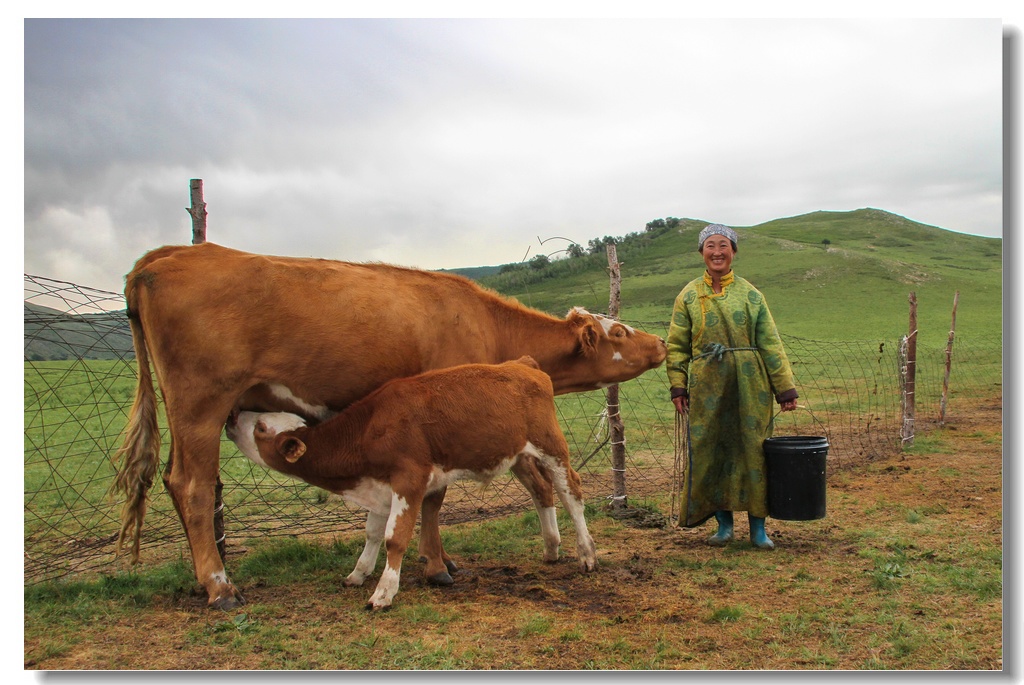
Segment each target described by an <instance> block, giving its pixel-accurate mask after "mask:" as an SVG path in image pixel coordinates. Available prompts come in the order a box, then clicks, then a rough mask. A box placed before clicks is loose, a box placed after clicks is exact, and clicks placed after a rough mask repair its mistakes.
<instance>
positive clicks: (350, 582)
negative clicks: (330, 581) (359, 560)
mask: <svg viewBox="0 0 1024 685" xmlns="http://www.w3.org/2000/svg"><path fill="white" fill-rule="evenodd" d="M364 580H366V577H365V576H357V575H356V574H354V573H350V574H349V575H348V576H346V578H345V580H343V581H341V584H342V585H344V586H345V587H359V586H360V585H362V584H363V581H364Z"/></svg>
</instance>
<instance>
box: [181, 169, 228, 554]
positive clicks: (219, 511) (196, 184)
mask: <svg viewBox="0 0 1024 685" xmlns="http://www.w3.org/2000/svg"><path fill="white" fill-rule="evenodd" d="M188 189H189V199H190V200H191V202H192V206H191V207H186V208H185V211H186V212H188V213H189V215H190V216H191V217H192V244H193V245H198V244H200V243H205V242H206V202H204V201H203V179H201V178H193V179H192V180H190V181H189V183H188ZM213 507H214V508H213V535H214V539H215V540H216V541H217V551H218V552H219V553H220V560H221V561H227V554H228V544H227V533H226V532H225V530H224V484H223V483H222V482H221V480H220V475H219V474H218V475H217V488H216V491H215V494H214V500H213Z"/></svg>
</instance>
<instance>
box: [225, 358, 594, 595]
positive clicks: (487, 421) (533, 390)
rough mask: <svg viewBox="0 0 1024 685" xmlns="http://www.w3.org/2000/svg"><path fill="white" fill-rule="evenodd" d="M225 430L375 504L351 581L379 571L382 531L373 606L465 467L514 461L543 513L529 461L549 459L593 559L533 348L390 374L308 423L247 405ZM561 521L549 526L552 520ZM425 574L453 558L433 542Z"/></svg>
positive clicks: (487, 469)
mask: <svg viewBox="0 0 1024 685" xmlns="http://www.w3.org/2000/svg"><path fill="white" fill-rule="evenodd" d="M227 434H228V437H229V438H231V440H232V441H234V442H235V444H236V445H238V447H239V449H240V450H241V451H242V453H243V454H245V455H246V456H247V457H249V458H250V459H251V460H253V461H254V462H256V463H258V464H261V465H263V466H266V467H269V468H272V469H274V470H275V471H280V472H281V473H285V474H287V475H290V476H294V477H296V478H300V479H302V480H304V481H306V482H307V483H310V484H312V485H316V486H318V487H321V488H324V489H325V490H329V491H330V492H333V493H336V494H339V495H341V496H342V497H343V498H344V499H345V500H346V501H348V502H351V503H354V504H357V505H359V506H362V507H364V508H366V509H367V510H368V512H369V513H368V515H367V523H366V546H365V547H364V549H363V553H362V555H361V556H360V557H359V560H358V561H357V562H356V566H355V569H354V570H353V571H352V573H351V574H349V576H348V577H347V578H346V579H345V585H348V586H354V585H362V584H363V581H364V580H365V579H366V578H367V576H369V575H370V574H372V573H373V570H374V568H375V566H376V563H377V556H378V554H379V551H380V544H381V542H382V541H383V542H384V543H385V547H386V550H387V564H386V566H385V568H384V572H383V573H382V574H381V577H380V580H379V582H378V583H377V588H376V590H375V591H374V593H373V595H372V596H371V597H370V599H369V602H368V603H367V608H368V609H375V610H376V609H384V608H387V607H390V606H391V600H392V598H393V597H394V596H395V593H396V592H398V584H399V577H400V573H401V568H402V557H403V555H404V554H405V551H406V548H407V547H408V545H409V542H410V540H411V539H412V536H413V532H414V529H415V524H416V518H417V516H418V514H419V511H420V507H421V505H422V503H423V500H424V498H425V497H426V496H427V495H429V494H431V493H436V492H438V491H440V490H442V489H443V488H445V487H446V486H447V485H448V484H449V483H451V482H453V481H455V480H459V479H472V480H476V481H479V482H482V483H484V484H487V483H489V482H490V481H491V480H493V479H494V478H495V477H497V476H499V475H501V474H503V473H505V472H507V471H508V470H510V469H511V470H512V472H513V473H514V474H516V476H517V477H518V478H519V479H520V481H522V482H523V484H524V486H526V488H527V490H529V491H530V493H531V495H532V496H533V498H534V502H535V504H536V505H537V507H538V513H539V514H540V516H541V519H542V521H544V520H549V522H550V523H554V508H553V507H551V508H550V510H548V508H543V507H541V505H540V498H539V497H538V496H537V494H536V492H535V488H534V483H535V482H536V476H535V475H534V474H533V472H532V469H534V468H538V467H539V468H540V469H543V470H544V471H545V472H546V474H547V476H548V478H549V479H550V481H551V482H552V483H553V484H554V487H555V490H556V492H557V493H558V495H559V498H560V499H561V500H562V505H563V506H564V507H565V508H566V510H567V511H568V513H569V515H570V517H571V518H572V522H573V526H574V527H575V529H576V549H577V553H578V555H579V565H580V568H581V569H582V570H583V571H592V570H594V569H595V568H596V566H597V557H596V549H595V547H594V540H593V538H591V536H590V532H589V531H588V530H587V522H586V520H585V518H584V515H583V491H582V488H581V487H580V478H579V475H578V474H577V473H576V472H575V471H574V470H573V468H572V466H571V465H570V464H569V446H568V444H567V443H566V441H565V436H564V435H563V434H562V430H561V428H560V427H559V425H558V418H557V415H556V412H555V404H554V390H553V388H552V384H551V378H550V377H549V376H548V375H547V374H545V373H544V372H543V371H541V370H540V369H539V366H538V365H537V363H536V362H535V361H534V360H533V359H532V358H530V357H523V358H521V359H519V360H517V361H511V362H505V363H503V364H497V365H491V364H467V365H464V366H456V367H452V368H448V369H442V370H437V371H430V372H427V373H423V374H420V375H418V376H412V377H409V378H400V379H396V380H392V381H389V382H388V383H386V384H385V385H384V386H382V387H381V388H379V389H378V390H376V391H375V392H373V393H371V394H370V395H368V396H367V397H365V398H364V399H362V400H360V401H358V402H356V403H355V404H352V405H351V406H349V407H348V408H347V409H346V410H345V411H343V412H341V413H340V414H338V415H337V416H335V417H333V418H331V419H329V420H327V421H325V422H323V423H320V424H316V425H313V426H307V425H306V422H305V421H304V420H303V419H302V418H301V417H299V416H297V415H295V414H290V413H283V412H278V413H260V412H250V411H241V412H239V413H238V414H237V415H233V416H232V417H231V419H230V420H229V422H228V424H227ZM543 530H544V531H545V533H546V535H547V536H548V537H547V538H546V539H545V541H544V542H545V554H544V558H545V560H547V561H553V560H555V559H557V558H558V545H559V542H560V540H559V539H558V527H557V524H554V525H548V526H544V528H543ZM551 530H553V531H554V533H553V537H551V533H550V531H551ZM431 552H432V553H427V554H425V555H424V558H425V559H426V560H427V566H426V567H425V569H424V574H425V575H426V576H427V578H428V579H429V580H431V581H433V582H435V583H436V582H439V579H444V578H446V579H447V583H450V582H451V577H450V576H449V575H448V569H447V568H446V567H445V565H444V564H442V563H440V562H439V561H438V560H439V559H440V558H441V553H440V551H438V550H432V551H431Z"/></svg>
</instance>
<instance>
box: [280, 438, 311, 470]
mask: <svg viewBox="0 0 1024 685" xmlns="http://www.w3.org/2000/svg"><path fill="white" fill-rule="evenodd" d="M277 451H278V452H279V453H280V454H281V456H283V457H284V459H285V461H287V462H288V463H289V464H294V463H295V462H297V461H298V460H299V458H300V457H301V456H302V455H303V454H305V453H306V444H305V443H304V442H302V441H301V440H299V439H298V438H297V437H295V436H294V435H282V436H281V437H280V439H278V441H277Z"/></svg>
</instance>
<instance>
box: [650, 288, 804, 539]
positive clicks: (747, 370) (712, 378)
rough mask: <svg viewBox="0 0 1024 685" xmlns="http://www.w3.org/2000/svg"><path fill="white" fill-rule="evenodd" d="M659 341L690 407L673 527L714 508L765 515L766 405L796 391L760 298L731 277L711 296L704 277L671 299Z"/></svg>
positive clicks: (676, 385) (672, 378)
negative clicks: (678, 508)
mask: <svg viewBox="0 0 1024 685" xmlns="http://www.w3.org/2000/svg"><path fill="white" fill-rule="evenodd" d="M666 342H667V343H668V360H667V369H668V378H669V383H670V384H671V386H672V387H673V388H686V389H687V390H688V393H689V402H690V411H689V426H690V428H689V436H688V440H689V450H688V452H689V459H688V463H687V464H686V466H685V469H684V472H683V483H682V497H681V507H682V511H681V512H680V517H679V520H680V523H681V524H682V525H684V526H688V527H690V526H697V525H700V524H701V523H703V522H704V521H706V520H707V519H708V518H709V517H711V516H712V515H713V514H714V513H715V512H716V511H718V510H728V511H747V512H749V513H750V515H751V516H757V517H761V518H764V517H766V516H767V515H768V502H767V485H766V482H765V461H764V452H763V448H762V444H763V442H764V440H765V439H766V438H768V437H771V429H772V426H771V424H772V413H773V410H774V407H773V403H772V400H773V399H776V400H778V401H779V402H783V401H785V400H791V399H795V398H796V397H797V392H796V384H795V382H794V380H793V371H792V369H791V368H790V364H789V359H788V358H787V357H786V351H785V349H783V346H782V339H781V338H780V337H779V332H778V330H777V329H776V327H775V321H774V320H773V319H772V315H771V312H770V311H768V305H767V303H765V300H764V296H763V295H762V294H761V293H760V292H759V291H758V290H757V289H756V288H755V287H754V286H752V285H751V284H750V283H749V282H748V281H747V280H745V279H743V278H739V277H736V276H734V275H733V272H731V271H730V272H729V273H728V274H726V276H725V277H724V278H723V279H722V292H721V293H719V294H715V292H714V290H712V287H711V276H710V275H709V274H707V273H706V272H705V274H704V277H703V278H698V279H695V280H693V281H692V282H690V283H689V284H687V285H686V287H685V288H683V289H682V291H681V292H680V293H679V296H678V297H676V301H675V306H674V308H673V310H672V323H671V326H670V327H669V332H668V339H667V341H666ZM773 395H774V398H773Z"/></svg>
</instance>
